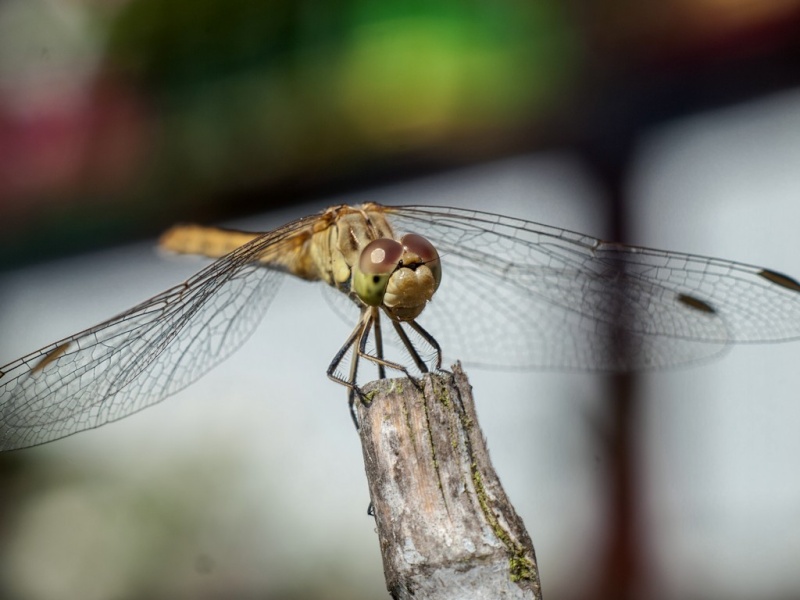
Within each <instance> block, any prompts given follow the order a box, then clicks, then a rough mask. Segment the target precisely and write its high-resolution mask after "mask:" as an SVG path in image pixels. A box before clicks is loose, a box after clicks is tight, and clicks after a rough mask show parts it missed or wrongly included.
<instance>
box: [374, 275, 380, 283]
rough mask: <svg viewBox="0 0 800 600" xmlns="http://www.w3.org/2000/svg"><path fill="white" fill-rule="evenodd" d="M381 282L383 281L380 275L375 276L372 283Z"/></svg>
mask: <svg viewBox="0 0 800 600" xmlns="http://www.w3.org/2000/svg"><path fill="white" fill-rule="evenodd" d="M380 280H381V278H380V277H379V276H378V275H373V276H372V283H378V282H379V281H380Z"/></svg>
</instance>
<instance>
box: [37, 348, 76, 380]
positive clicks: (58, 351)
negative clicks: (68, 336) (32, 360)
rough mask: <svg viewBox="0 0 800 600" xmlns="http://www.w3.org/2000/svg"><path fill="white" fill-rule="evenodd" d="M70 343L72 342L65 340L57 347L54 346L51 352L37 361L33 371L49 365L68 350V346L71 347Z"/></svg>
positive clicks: (41, 369)
mask: <svg viewBox="0 0 800 600" xmlns="http://www.w3.org/2000/svg"><path fill="white" fill-rule="evenodd" d="M69 345H70V342H64V343H63V344H61V345H60V346H56V347H55V348H53V349H52V350H51V351H50V352H48V353H47V354H45V355H44V356H43V357H42V360H40V361H39V362H38V363H36V366H35V367H33V369H31V373H38V372H39V371H43V370H44V368H45V367H46V366H47V365H49V364H50V363H51V362H53V361H54V360H56V359H57V358H58V357H59V356H61V355H62V354H64V353H65V352H66V351H67V348H69Z"/></svg>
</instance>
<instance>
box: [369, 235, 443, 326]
mask: <svg viewBox="0 0 800 600" xmlns="http://www.w3.org/2000/svg"><path fill="white" fill-rule="evenodd" d="M441 280H442V264H441V261H440V260H439V254H438V252H436V248H434V247H433V244H431V243H430V242H429V241H428V240H426V239H425V238H424V237H422V236H421V235H417V234H415V233H408V234H406V235H404V236H403V237H402V238H400V241H397V240H393V239H389V238H380V239H377V240H373V241H371V242H370V243H369V244H367V245H366V246H365V247H364V249H363V250H362V251H361V256H360V257H359V260H358V262H357V264H356V265H355V266H354V267H353V289H354V290H355V292H356V294H358V297H359V298H360V299H361V300H362V302H364V303H365V304H368V305H370V306H381V305H382V306H384V307H385V308H386V310H387V311H388V312H389V314H390V315H391V316H392V317H394V318H396V319H398V320H400V321H410V320H413V319H415V318H417V316H419V314H420V313H421V312H422V310H423V309H424V308H425V305H426V304H427V303H428V301H429V300H430V299H431V298H433V294H434V292H436V290H437V288H438V287H439V283H440V282H441Z"/></svg>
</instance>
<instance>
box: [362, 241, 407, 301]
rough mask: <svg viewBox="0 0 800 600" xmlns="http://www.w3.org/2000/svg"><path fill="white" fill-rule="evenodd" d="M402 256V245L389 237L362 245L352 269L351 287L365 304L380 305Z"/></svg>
mask: <svg viewBox="0 0 800 600" xmlns="http://www.w3.org/2000/svg"><path fill="white" fill-rule="evenodd" d="M402 257H403V245H402V244H401V243H400V242H397V241H395V240H391V239H389V238H381V239H378V240H372V241H371V242H370V243H369V244H367V245H366V246H364V249H363V250H362V251H361V256H360V257H359V259H358V264H357V265H356V267H355V268H354V269H353V289H354V290H355V292H356V294H358V297H359V298H361V300H362V301H363V302H364V303H365V304H369V305H370V306H380V305H381V303H382V302H383V296H384V294H385V293H386V286H387V284H388V283H389V278H390V277H391V276H392V273H394V271H395V269H396V268H397V265H398V264H400V259H401V258H402Z"/></svg>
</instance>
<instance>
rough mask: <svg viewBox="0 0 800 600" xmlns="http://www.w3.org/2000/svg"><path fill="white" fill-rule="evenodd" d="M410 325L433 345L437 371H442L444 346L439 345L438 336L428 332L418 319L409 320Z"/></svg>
mask: <svg viewBox="0 0 800 600" xmlns="http://www.w3.org/2000/svg"><path fill="white" fill-rule="evenodd" d="M408 325H409V327H411V329H413V330H414V331H416V332H417V333H418V334H419V335H420V336H421V337H422V339H424V340H425V341H426V342H428V343H429V344H430V345H431V348H433V349H434V350H435V351H436V370H437V371H441V370H442V347H441V346H440V345H439V342H437V341H436V338H435V337H433V336H432V335H431V334H430V333H428V332H427V331H426V330H425V329H424V328H423V327H422V325H420V324H419V323H417V322H416V321H409V322H408ZM404 343H405V342H404Z"/></svg>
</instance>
